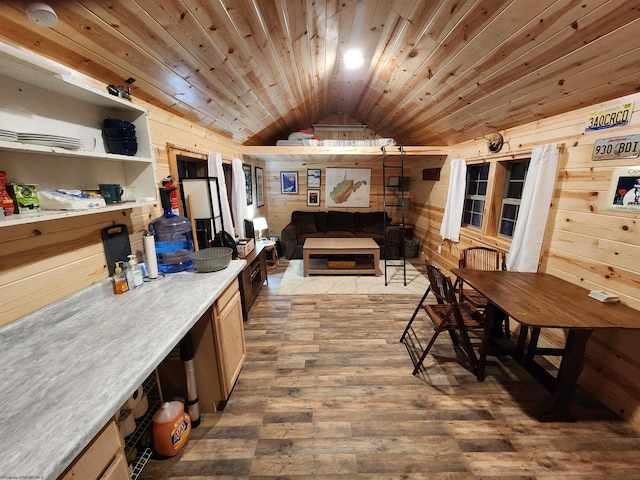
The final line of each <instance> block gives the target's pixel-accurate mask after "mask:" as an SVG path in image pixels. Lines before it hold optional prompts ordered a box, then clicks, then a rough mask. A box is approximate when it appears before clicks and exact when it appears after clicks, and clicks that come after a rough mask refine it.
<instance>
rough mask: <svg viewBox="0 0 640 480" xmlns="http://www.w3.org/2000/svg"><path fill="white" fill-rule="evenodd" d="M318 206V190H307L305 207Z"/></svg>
mask: <svg viewBox="0 0 640 480" xmlns="http://www.w3.org/2000/svg"><path fill="white" fill-rule="evenodd" d="M319 206H320V190H307V207H319Z"/></svg>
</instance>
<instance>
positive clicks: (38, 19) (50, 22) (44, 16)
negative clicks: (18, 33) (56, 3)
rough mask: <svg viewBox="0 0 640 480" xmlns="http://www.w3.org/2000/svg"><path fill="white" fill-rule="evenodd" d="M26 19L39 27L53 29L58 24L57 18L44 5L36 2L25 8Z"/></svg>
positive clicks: (50, 9)
mask: <svg viewBox="0 0 640 480" xmlns="http://www.w3.org/2000/svg"><path fill="white" fill-rule="evenodd" d="M26 13H27V17H29V20H31V21H32V22H33V23H35V24H36V25H40V26H41V27H53V26H54V25H55V24H56V23H58V16H57V15H56V12H54V11H53V8H51V7H50V6H49V5H47V4H46V3H42V2H36V3H30V4H29V5H28V6H27V11H26Z"/></svg>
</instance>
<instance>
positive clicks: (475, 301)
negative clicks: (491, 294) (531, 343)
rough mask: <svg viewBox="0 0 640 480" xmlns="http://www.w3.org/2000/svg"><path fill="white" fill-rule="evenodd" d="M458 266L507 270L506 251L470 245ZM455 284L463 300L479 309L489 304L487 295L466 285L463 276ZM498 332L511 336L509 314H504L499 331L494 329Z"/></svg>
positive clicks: (489, 270) (487, 269)
mask: <svg viewBox="0 0 640 480" xmlns="http://www.w3.org/2000/svg"><path fill="white" fill-rule="evenodd" d="M458 267H459V268H469V269H472V270H484V271H486V272H491V271H498V270H506V269H507V261H506V253H505V252H502V251H500V250H496V249H495V248H489V247H469V248H466V249H464V250H462V252H461V254H460V260H459V261H458ZM455 285H456V286H457V288H458V298H459V299H460V301H461V302H469V303H471V304H472V305H473V306H474V307H476V308H478V309H484V308H485V307H486V306H487V299H486V297H485V296H484V295H482V294H481V293H479V292H477V291H476V290H474V289H473V288H472V287H471V286H469V285H466V284H465V283H464V281H463V280H462V279H461V278H458V279H457V280H456V284H455ZM496 333H500V334H501V336H504V337H507V338H509V337H510V336H511V332H510V330H509V317H508V316H506V315H505V316H504V321H503V322H502V325H500V326H499V331H494V334H496Z"/></svg>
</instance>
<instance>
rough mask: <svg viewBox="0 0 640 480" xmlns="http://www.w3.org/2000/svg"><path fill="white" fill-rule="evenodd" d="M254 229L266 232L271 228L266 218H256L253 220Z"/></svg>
mask: <svg viewBox="0 0 640 480" xmlns="http://www.w3.org/2000/svg"><path fill="white" fill-rule="evenodd" d="M253 228H255V229H256V230H258V231H261V230H266V229H267V228H269V226H268V225H267V219H266V218H264V217H256V218H254V219H253Z"/></svg>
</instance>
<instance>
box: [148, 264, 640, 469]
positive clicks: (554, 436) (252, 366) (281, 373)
mask: <svg viewBox="0 0 640 480" xmlns="http://www.w3.org/2000/svg"><path fill="white" fill-rule="evenodd" d="M285 266H286V262H281V266H280V267H279V268H278V270H277V271H275V273H274V270H272V269H270V270H269V285H268V286H265V287H264V288H263V289H262V291H261V293H260V295H259V296H258V299H257V301H256V303H255V304H254V306H253V308H252V309H251V312H250V319H249V322H248V323H247V324H245V328H246V340H247V360H246V363H245V365H244V367H243V369H242V372H241V374H240V378H239V379H238V382H237V384H236V386H235V389H234V391H233V393H232V395H231V398H230V400H229V402H228V404H227V406H226V408H225V409H224V411H222V412H218V413H215V414H209V415H205V416H203V419H202V423H201V424H200V426H199V427H198V428H196V429H194V430H193V431H192V436H191V437H190V439H189V441H188V443H187V445H186V447H185V448H184V449H183V450H182V451H181V452H180V453H179V454H178V455H177V456H176V457H174V458H172V459H164V460H157V459H152V460H151V461H150V462H149V464H148V465H147V467H146V469H145V470H144V472H143V474H142V476H141V477H140V478H145V479H154V480H163V479H181V480H195V479H199V480H204V479H243V478H244V479H298V480H304V479H327V480H328V479H365V478H366V479H374V478H375V479H448V480H451V479H472V478H473V479H481V478H495V479H501V480H508V479H544V480H560V479H567V478H570V479H578V478H579V479H605V478H606V479H609V480H611V479H616V478H625V479H639V478H640V455H639V453H638V451H639V450H640V433H637V432H634V431H633V430H632V429H631V428H630V427H628V426H627V425H626V424H625V423H624V422H623V421H621V420H619V419H618V418H617V417H616V416H615V415H613V414H612V413H611V412H609V411H608V410H607V409H606V408H605V407H603V406H602V405H600V404H599V403H598V402H597V401H595V400H594V399H593V398H591V397H590V396H589V395H587V394H586V393H584V392H580V393H579V395H578V398H577V400H576V402H575V408H574V409H573V410H574V412H575V413H576V414H577V415H578V417H579V419H580V420H579V421H578V423H540V422H538V420H537V416H538V415H539V414H540V413H542V412H543V411H544V409H545V406H548V405H549V403H550V395H549V393H548V392H547V391H546V390H544V389H543V388H542V387H541V386H540V385H539V384H538V383H536V382H535V381H534V380H533V379H532V378H531V377H530V376H529V375H528V374H527V373H526V372H525V371H523V370H522V369H521V368H520V366H519V365H518V364H516V363H515V362H513V361H512V360H511V359H509V358H501V359H500V360H499V361H498V360H496V359H493V358H491V359H490V360H489V364H488V368H487V380H486V381H485V382H483V383H477V382H476V380H475V377H474V376H473V375H472V374H471V373H470V372H469V371H467V370H466V369H465V368H464V367H463V366H462V365H461V364H460V363H458V362H457V357H456V355H455V353H454V350H453V348H452V347H451V342H450V340H449V338H448V336H445V335H443V336H441V338H440V339H439V340H438V341H437V342H436V345H435V347H434V350H433V355H431V354H430V355H429V357H428V358H427V360H426V361H425V366H426V372H423V373H421V374H420V375H418V376H415V377H414V376H412V375H411V371H412V368H413V366H412V364H411V361H410V359H409V356H408V354H407V351H406V349H405V347H404V345H403V344H401V343H399V341H398V340H399V337H400V335H401V334H402V331H403V329H404V327H405V325H406V322H407V320H408V319H409V318H410V317H411V315H412V313H413V310H414V309H415V306H416V304H417V302H418V300H419V298H417V297H412V296H398V297H395V296H384V297H383V296H369V297H367V296H329V295H327V296H296V297H277V296H275V291H276V290H277V285H278V282H279V280H280V278H281V277H282V273H283V272H284V268H285ZM416 266H417V265H416Z"/></svg>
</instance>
